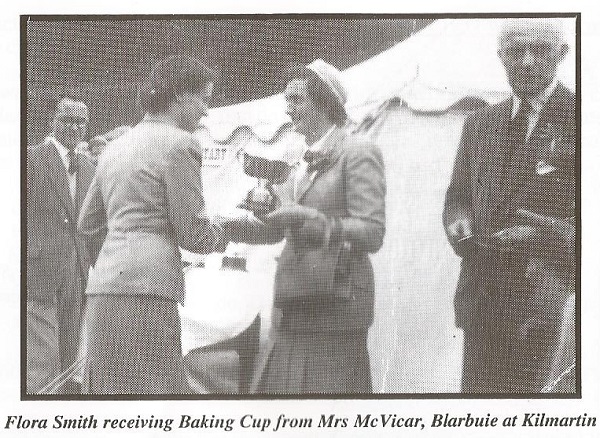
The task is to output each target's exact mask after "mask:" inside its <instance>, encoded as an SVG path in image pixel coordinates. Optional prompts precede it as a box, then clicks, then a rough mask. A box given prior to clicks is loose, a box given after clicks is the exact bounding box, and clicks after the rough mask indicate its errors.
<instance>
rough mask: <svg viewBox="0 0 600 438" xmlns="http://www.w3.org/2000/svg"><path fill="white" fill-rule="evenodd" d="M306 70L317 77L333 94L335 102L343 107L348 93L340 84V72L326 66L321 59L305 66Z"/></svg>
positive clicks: (341, 83)
mask: <svg viewBox="0 0 600 438" xmlns="http://www.w3.org/2000/svg"><path fill="white" fill-rule="evenodd" d="M306 68H307V69H309V70H312V71H313V72H315V73H316V74H317V76H319V79H321V80H322V81H323V83H324V84H325V85H327V87H329V89H330V90H331V91H332V92H333V95H334V96H335V97H336V98H337V100H338V101H339V102H340V103H341V104H342V105H344V104H345V103H346V100H347V99H348V93H347V92H346V88H344V84H343V82H342V77H341V76H342V74H341V73H340V71H339V70H338V69H337V68H335V67H334V66H333V65H331V64H327V63H326V62H325V61H323V60H322V59H315V60H314V61H313V62H311V63H310V64H308V65H307V66H306Z"/></svg>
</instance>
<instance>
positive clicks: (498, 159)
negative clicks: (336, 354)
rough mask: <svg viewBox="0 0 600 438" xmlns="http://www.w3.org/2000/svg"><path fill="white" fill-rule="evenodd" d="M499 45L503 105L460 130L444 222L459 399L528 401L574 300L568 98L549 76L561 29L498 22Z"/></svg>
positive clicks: (561, 50)
mask: <svg viewBox="0 0 600 438" xmlns="http://www.w3.org/2000/svg"><path fill="white" fill-rule="evenodd" d="M498 43H499V45H498V55H499V57H500V59H501V61H502V63H503V65H504V68H505V70H506V75H507V78H508V81H509V83H510V86H511V88H512V91H513V96H512V97H511V98H509V99H508V100H506V101H504V102H501V103H499V104H497V105H494V106H492V107H489V108H484V109H482V110H480V111H478V112H476V113H474V114H472V115H471V116H470V117H468V118H467V120H466V121H465V125H464V128H463V133H462V138H461V141H460V145H459V148H458V153H457V157H456V161H455V164H454V171H453V174H452V180H451V182H450V186H449V187H448V191H447V193H446V201H445V207H444V215H443V221H444V226H445V229H446V233H447V236H448V240H449V241H450V243H451V245H452V246H453V248H454V250H455V252H456V253H457V254H458V255H459V256H461V257H462V265H461V273H460V278H459V281H458V286H457V291H456V296H455V311H456V322H457V325H458V326H459V327H461V328H463V330H464V352H463V376H462V390H463V392H472V393H515V392H524V393H536V392H540V390H541V389H542V386H543V382H544V380H545V379H546V377H547V373H548V369H549V363H550V355H551V350H552V348H554V347H553V344H554V342H555V338H556V333H557V329H558V322H559V319H560V314H561V309H562V307H563V305H564V302H565V299H566V297H567V296H568V295H569V294H570V293H572V292H573V291H574V283H575V257H574V253H575V245H574V240H575V235H574V227H573V226H572V223H573V219H574V215H575V138H576V126H575V96H574V94H573V93H572V92H571V91H569V90H568V89H567V88H565V87H564V86H563V85H562V84H561V83H560V82H558V80H557V78H556V69H557V67H558V65H559V64H560V63H561V61H562V60H563V59H564V57H565V55H566V54H567V51H568V45H567V44H566V43H565V40H564V36H563V31H562V29H561V27H560V22H559V21H557V20H554V19H514V20H508V21H507V22H506V23H505V24H504V26H503V27H502V30H501V33H500V36H499V39H498Z"/></svg>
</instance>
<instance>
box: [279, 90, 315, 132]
mask: <svg viewBox="0 0 600 438" xmlns="http://www.w3.org/2000/svg"><path fill="white" fill-rule="evenodd" d="M284 95H285V101H286V104H287V109H286V111H285V112H286V114H287V115H288V116H290V119H292V123H293V124H294V129H295V130H296V132H298V133H300V134H302V135H305V136H310V135H311V134H313V133H314V132H315V127H316V126H317V125H318V123H319V122H318V120H320V118H322V117H323V115H322V111H319V109H318V108H317V106H316V105H315V103H314V102H313V100H312V99H311V98H310V96H309V95H308V92H307V89H306V80H304V79H293V80H291V81H290V82H289V83H288V84H287V87H286V88H285V91H284Z"/></svg>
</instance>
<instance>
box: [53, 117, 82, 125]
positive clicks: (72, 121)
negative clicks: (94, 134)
mask: <svg viewBox="0 0 600 438" xmlns="http://www.w3.org/2000/svg"><path fill="white" fill-rule="evenodd" d="M58 121H59V122H60V123H62V124H63V125H67V126H75V127H77V128H84V127H85V126H87V124H88V121H87V119H83V118H77V117H59V119H58Z"/></svg>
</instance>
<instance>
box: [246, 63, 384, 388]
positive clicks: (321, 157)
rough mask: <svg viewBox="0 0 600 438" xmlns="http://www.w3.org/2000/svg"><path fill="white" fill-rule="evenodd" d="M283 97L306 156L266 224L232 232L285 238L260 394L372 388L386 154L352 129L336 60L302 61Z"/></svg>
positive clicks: (249, 237)
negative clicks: (376, 259) (373, 256)
mask: <svg viewBox="0 0 600 438" xmlns="http://www.w3.org/2000/svg"><path fill="white" fill-rule="evenodd" d="M285 98H286V102H287V114H288V115H289V116H290V118H291V120H292V122H293V124H294V129H295V130H296V131H297V132H298V133H300V134H302V135H304V137H305V140H306V145H307V147H306V151H305V154H304V159H303V160H302V161H301V162H300V164H299V165H298V166H297V167H296V170H295V172H293V173H292V175H291V176H290V178H289V179H288V181H286V183H284V184H283V185H282V186H281V187H278V189H279V195H280V197H281V200H282V207H281V208H279V209H278V210H276V211H274V212H273V213H271V214H269V215H267V216H266V218H265V222H266V224H267V227H266V229H261V230H259V229H256V228H255V229H254V230H251V231H253V232H249V231H250V230H248V229H246V230H244V231H245V233H244V234H243V235H241V233H240V235H238V236H234V237H237V238H238V239H240V240H246V241H252V242H254V243H258V242H266V241H275V240H278V239H279V240H281V239H282V238H283V237H284V236H285V238H286V245H285V248H284V249H283V252H282V253H281V256H280V258H279V261H278V268H277V273H276V277H275V307H276V308H278V309H279V311H280V312H279V313H280V314H281V319H280V323H279V324H278V326H277V327H276V334H275V337H274V339H273V343H272V344H273V348H272V350H271V352H270V354H269V356H268V360H267V361H266V363H265V364H264V370H263V373H262V377H261V380H260V384H259V387H258V392H262V393H279V394H308V393H320V394H348V393H370V392H372V385H371V371H370V366H369V355H368V351H367V334H368V330H369V327H370V325H371V323H372V319H373V296H374V280H373V268H372V266H371V262H370V260H369V256H368V253H373V252H376V251H377V250H378V249H379V248H380V247H381V245H382V243H383V236H384V233H385V202H384V201H385V199H384V198H385V191H386V186H385V174H384V165H383V159H382V154H381V151H380V150H379V148H378V147H376V146H375V145H373V144H371V143H369V142H366V141H364V140H362V139H359V138H357V137H356V136H354V135H351V134H350V133H349V132H348V131H347V130H346V129H345V128H344V127H345V125H346V118H347V116H346V111H345V109H344V104H345V102H346V90H345V88H344V86H343V84H342V81H341V78H340V73H339V71H338V70H337V69H335V68H334V67H333V66H331V65H329V64H327V63H325V62H323V61H321V60H317V61H315V62H313V63H311V64H309V65H308V66H306V67H299V68H296V69H294V70H293V71H292V74H291V75H290V81H289V83H288V84H287V87H286V89H285ZM234 234H235V233H234Z"/></svg>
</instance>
